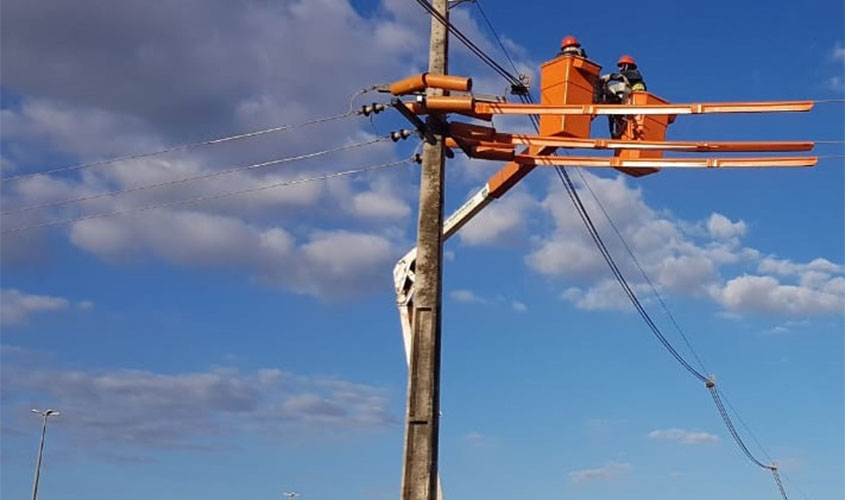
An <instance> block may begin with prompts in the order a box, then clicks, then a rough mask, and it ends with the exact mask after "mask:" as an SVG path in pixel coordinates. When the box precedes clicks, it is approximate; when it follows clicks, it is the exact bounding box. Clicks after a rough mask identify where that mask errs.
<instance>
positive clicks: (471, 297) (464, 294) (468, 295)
mask: <svg viewBox="0 0 845 500" xmlns="http://www.w3.org/2000/svg"><path fill="white" fill-rule="evenodd" d="M449 296H450V297H452V300H454V301H455V302H460V303H463V304H484V303H486V302H487V301H486V300H485V299H483V298H481V297H479V296H478V295H476V293H475V292H473V291H472V290H452V291H451V292H450V293H449Z"/></svg>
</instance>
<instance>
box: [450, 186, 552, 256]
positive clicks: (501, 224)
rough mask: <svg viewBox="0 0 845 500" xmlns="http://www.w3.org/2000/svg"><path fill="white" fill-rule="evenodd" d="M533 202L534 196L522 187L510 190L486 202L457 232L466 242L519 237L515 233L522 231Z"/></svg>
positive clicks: (511, 240)
mask: <svg viewBox="0 0 845 500" xmlns="http://www.w3.org/2000/svg"><path fill="white" fill-rule="evenodd" d="M536 206H537V204H536V202H535V201H534V200H533V198H532V197H531V196H530V195H528V194H527V193H525V192H523V191H516V192H513V193H509V194H508V195H507V196H506V197H504V198H502V199H499V200H496V201H494V202H493V203H492V204H490V205H488V206H487V207H486V208H485V209H484V211H482V212H481V213H479V215H478V216H476V217H475V218H474V219H472V220H471V221H470V222H469V223H468V224H467V225H466V226H464V227H463V228H462V229H461V231H460V232H459V233H458V236H459V237H460V239H461V242H462V243H465V244H467V245H482V244H491V243H499V244H501V243H507V242H513V241H515V240H517V241H518V240H519V239H518V238H516V236H517V235H520V234H522V233H524V231H525V228H526V221H528V220H529V219H530V213H531V211H532V210H533V209H534V208H536Z"/></svg>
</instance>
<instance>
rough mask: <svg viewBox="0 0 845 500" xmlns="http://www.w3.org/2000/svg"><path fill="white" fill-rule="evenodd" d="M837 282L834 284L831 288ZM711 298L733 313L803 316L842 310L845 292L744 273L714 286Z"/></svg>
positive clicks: (844, 302)
mask: <svg viewBox="0 0 845 500" xmlns="http://www.w3.org/2000/svg"><path fill="white" fill-rule="evenodd" d="M838 283H839V282H838V281H837V282H836V283H834V287H836V285H837V284H838ZM712 294H713V297H714V298H715V299H716V300H717V301H718V302H719V303H720V304H721V305H722V306H724V307H725V308H726V309H728V310H729V311H733V312H742V313H746V312H751V313H757V314H774V315H786V316H803V315H809V314H821V313H836V312H838V313H841V312H843V311H845V294H843V293H838V290H834V291H827V290H826V289H824V288H822V289H821V290H818V289H813V288H808V287H804V286H796V285H784V284H781V283H780V282H779V281H778V280H777V279H775V278H773V277H771V276H751V275H743V276H740V277H737V278H733V279H731V280H729V281H728V282H727V283H726V284H725V286H724V287H721V288H715V289H714V290H713V292H712Z"/></svg>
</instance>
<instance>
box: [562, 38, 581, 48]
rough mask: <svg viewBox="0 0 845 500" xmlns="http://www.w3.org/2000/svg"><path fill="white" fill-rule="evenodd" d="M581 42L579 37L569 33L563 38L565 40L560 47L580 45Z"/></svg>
mask: <svg viewBox="0 0 845 500" xmlns="http://www.w3.org/2000/svg"><path fill="white" fill-rule="evenodd" d="M580 46H581V44H580V43H579V42H578V39H577V38H575V37H574V36H572V35H567V36H565V37H564V38H563V41H561V42H560V48H562V49H565V48H567V47H580Z"/></svg>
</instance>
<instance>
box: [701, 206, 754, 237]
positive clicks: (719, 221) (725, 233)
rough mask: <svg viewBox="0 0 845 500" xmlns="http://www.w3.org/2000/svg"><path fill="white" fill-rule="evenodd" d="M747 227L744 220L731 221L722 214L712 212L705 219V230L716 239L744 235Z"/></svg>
mask: <svg viewBox="0 0 845 500" xmlns="http://www.w3.org/2000/svg"><path fill="white" fill-rule="evenodd" d="M746 230H747V227H746V225H745V222H744V221H738V222H731V220H730V219H728V218H727V217H725V216H724V215H722V214H720V213H717V212H713V213H712V214H710V218H709V219H707V231H709V232H710V236H712V237H713V238H715V239H718V240H727V239H731V238H735V237H737V236H745V232H746Z"/></svg>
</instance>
